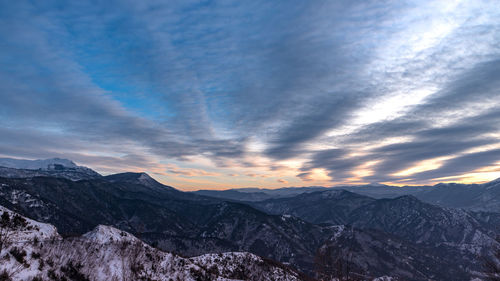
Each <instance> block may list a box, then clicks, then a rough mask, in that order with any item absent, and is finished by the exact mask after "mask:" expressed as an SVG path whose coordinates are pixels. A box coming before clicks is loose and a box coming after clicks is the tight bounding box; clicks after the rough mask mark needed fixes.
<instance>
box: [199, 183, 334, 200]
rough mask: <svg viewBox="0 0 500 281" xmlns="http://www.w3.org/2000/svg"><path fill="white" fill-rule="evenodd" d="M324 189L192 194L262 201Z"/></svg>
mask: <svg viewBox="0 0 500 281" xmlns="http://www.w3.org/2000/svg"><path fill="white" fill-rule="evenodd" d="M326 189H327V188H326V187H319V186H310V187H284V188H278V189H266V188H238V189H227V190H197V191H192V193H195V194H200V195H205V196H211V197H215V198H221V199H226V200H237V201H262V200H266V199H273V198H285V197H293V196H296V195H298V194H302V193H309V192H314V191H321V190H326Z"/></svg>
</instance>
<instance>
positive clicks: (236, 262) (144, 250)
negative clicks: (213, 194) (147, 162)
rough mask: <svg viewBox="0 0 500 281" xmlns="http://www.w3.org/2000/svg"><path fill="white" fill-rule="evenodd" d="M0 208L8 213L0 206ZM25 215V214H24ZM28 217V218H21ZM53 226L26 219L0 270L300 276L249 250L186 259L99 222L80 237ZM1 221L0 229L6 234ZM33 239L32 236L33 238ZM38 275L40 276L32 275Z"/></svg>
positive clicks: (64, 276) (102, 276)
mask: <svg viewBox="0 0 500 281" xmlns="http://www.w3.org/2000/svg"><path fill="white" fill-rule="evenodd" d="M0 209H1V211H0V212H2V213H3V212H8V213H9V215H12V216H15V214H13V213H12V212H10V211H8V210H5V209H4V208H3V207H0ZM22 219H25V218H22ZM25 220H26V219H25ZM47 229H52V230H54V229H55V228H54V227H53V226H51V225H47V224H42V223H38V222H35V221H32V220H27V223H25V224H23V226H22V227H17V228H16V229H15V230H12V231H11V232H10V234H11V235H10V240H9V244H8V245H7V244H5V245H4V246H5V247H3V248H1V249H0V258H2V263H0V274H1V276H2V278H11V279H12V280H68V279H69V280H283V281H285V280H287V281H288V280H290V281H294V280H303V279H302V277H301V276H300V275H299V274H298V273H296V272H294V271H292V270H290V269H289V268H287V267H285V266H283V265H280V264H278V263H275V262H270V261H267V260H265V259H262V258H260V257H258V256H255V255H252V254H250V253H243V252H235V253H233V252H229V253H221V254H212V255H203V256H198V257H193V258H190V259H187V258H182V257H179V256H177V255H173V254H170V253H165V252H162V251H159V250H157V249H155V248H152V247H150V246H148V245H146V244H144V243H143V242H141V241H140V240H139V239H137V238H135V237H134V236H132V235H130V234H128V233H126V232H123V231H120V230H118V229H115V228H113V227H109V226H102V225H100V226H98V227H96V228H95V229H94V230H92V231H91V232H89V233H86V234H84V235H83V236H80V237H73V238H66V239H61V238H60V236H59V235H58V234H57V232H52V234H51V235H52V236H44V235H45V234H47V233H46V230H47ZM5 230H6V227H5V226H3V225H2V228H0V231H1V232H2V233H5ZM35 237H36V238H35ZM34 278H38V279H34Z"/></svg>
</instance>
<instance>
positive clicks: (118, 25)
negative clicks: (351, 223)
mask: <svg viewBox="0 0 500 281" xmlns="http://www.w3.org/2000/svg"><path fill="white" fill-rule="evenodd" d="M496 6H497V5H496V3H494V2H490V1H465V0H464V1H436V2H429V1H417V2H415V1H412V2H405V1H383V2H381V1H305V2H304V1H272V2H269V1H251V2H231V1H168V2H162V1H139V2H137V1H111V2H106V3H99V4H96V3H90V2H73V3H63V4H61V3H58V2H52V1H43V2H39V3H36V2H29V1H16V2H2V3H1V4H0V35H1V36H2V38H3V42H2V43H1V44H0V65H1V68H0V100H1V103H0V135H1V136H2V137H1V138H0V154H1V155H3V156H10V157H23V158H44V157H53V156H58V157H68V158H72V159H73V160H75V161H77V162H79V163H81V164H84V165H89V166H91V167H93V168H95V169H97V170H99V171H101V172H104V173H111V172H118V171H125V170H146V171H149V172H151V173H153V174H154V175H156V177H158V178H159V179H160V180H162V181H164V182H166V183H169V184H172V185H176V186H180V187H185V188H188V187H189V188H196V187H215V188H217V187H238V186H268V187H276V186H282V185H284V184H287V185H311V184H324V185H332V184H350V183H353V184H354V183H368V182H391V183H397V184H422V183H432V182H436V181H438V180H448V179H449V180H455V181H460V180H468V179H469V180H470V179H474V180H489V179H493V178H494V177H500V172H498V170H499V169H497V166H498V165H499V161H500V157H499V155H498V149H499V148H500V147H499V146H500V125H498V124H500V37H499V34H500V12H498V9H497V7H496Z"/></svg>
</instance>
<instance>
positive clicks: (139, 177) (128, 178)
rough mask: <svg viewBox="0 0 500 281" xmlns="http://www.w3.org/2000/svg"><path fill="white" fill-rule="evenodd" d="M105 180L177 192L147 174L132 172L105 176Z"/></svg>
mask: <svg viewBox="0 0 500 281" xmlns="http://www.w3.org/2000/svg"><path fill="white" fill-rule="evenodd" d="M104 179H105V180H107V181H109V182H113V183H114V182H122V183H131V184H136V185H143V186H147V187H149V188H151V189H153V190H157V191H164V190H165V189H169V190H176V189H175V188H173V187H171V186H167V185H164V184H161V183H159V182H158V181H156V180H155V179H153V178H152V177H150V176H149V175H148V174H146V173H130V172H128V173H120V174H114V175H109V176H105V177H104Z"/></svg>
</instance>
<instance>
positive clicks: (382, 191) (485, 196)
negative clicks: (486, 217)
mask: <svg viewBox="0 0 500 281" xmlns="http://www.w3.org/2000/svg"><path fill="white" fill-rule="evenodd" d="M326 190H346V191H350V192H353V193H357V194H360V195H365V196H368V197H372V198H375V199H383V198H396V197H400V196H406V195H412V196H415V197H416V198H418V199H420V200H422V201H424V202H427V203H430V204H433V205H439V206H442V207H450V208H461V209H467V210H472V211H484V212H500V179H497V180H494V181H491V182H488V183H484V184H458V183H440V184H436V185H434V186H402V187H400V186H388V185H381V184H370V185H358V186H335V187H287V188H279V189H258V188H241V189H228V190H199V191H195V193H197V194H202V195H207V196H211V197H217V198H222V199H227V200H236V201H247V202H258V201H264V200H268V199H279V198H289V197H294V196H297V195H300V194H305V193H310V192H316V191H326Z"/></svg>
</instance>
